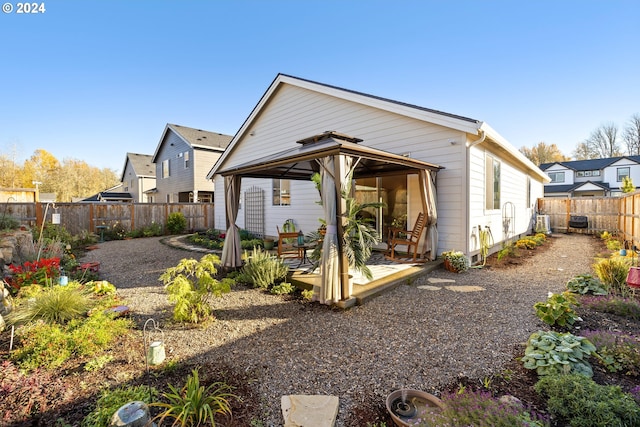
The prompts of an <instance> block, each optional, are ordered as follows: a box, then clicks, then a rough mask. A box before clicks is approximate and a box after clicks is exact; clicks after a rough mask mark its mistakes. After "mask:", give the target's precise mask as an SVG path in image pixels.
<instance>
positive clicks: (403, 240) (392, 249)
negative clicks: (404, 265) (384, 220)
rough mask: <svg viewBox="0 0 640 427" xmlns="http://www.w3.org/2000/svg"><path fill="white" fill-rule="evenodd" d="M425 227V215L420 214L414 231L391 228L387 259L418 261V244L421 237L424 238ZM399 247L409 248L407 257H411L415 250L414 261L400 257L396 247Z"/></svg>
mask: <svg viewBox="0 0 640 427" xmlns="http://www.w3.org/2000/svg"><path fill="white" fill-rule="evenodd" d="M424 226H425V217H424V213H423V212H420V213H419V214H418V218H416V223H415V224H414V225H413V229H411V230H403V229H401V228H395V227H390V228H389V238H388V239H387V253H388V255H387V258H389V259H391V260H393V261H397V262H416V261H418V243H419V242H420V237H422V233H423V232H424ZM398 245H403V246H406V247H407V257H408V256H409V255H410V253H411V249H412V248H413V259H411V260H408V258H404V259H403V258H400V257H398V254H397V252H396V246H398Z"/></svg>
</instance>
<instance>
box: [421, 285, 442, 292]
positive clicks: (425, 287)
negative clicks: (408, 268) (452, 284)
mask: <svg viewBox="0 0 640 427" xmlns="http://www.w3.org/2000/svg"><path fill="white" fill-rule="evenodd" d="M418 289H422V290H423V291H439V290H441V289H442V288H441V287H439V286H429V285H420V286H418Z"/></svg>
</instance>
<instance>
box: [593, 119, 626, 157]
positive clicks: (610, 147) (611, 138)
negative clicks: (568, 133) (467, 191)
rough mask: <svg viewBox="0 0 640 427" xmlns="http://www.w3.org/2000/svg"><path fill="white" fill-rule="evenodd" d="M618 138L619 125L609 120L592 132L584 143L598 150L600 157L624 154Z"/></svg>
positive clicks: (594, 150)
mask: <svg viewBox="0 0 640 427" xmlns="http://www.w3.org/2000/svg"><path fill="white" fill-rule="evenodd" d="M617 138H618V126H617V125H616V124H615V123H612V122H608V123H604V124H602V125H600V127H599V128H597V129H596V130H594V131H593V132H591V135H590V136H589V138H587V139H586V141H584V143H585V144H586V145H587V146H588V147H589V150H590V151H593V152H597V153H598V157H600V158H603V159H604V158H608V157H617V156H622V155H623V152H622V151H621V149H620V144H619V143H618V139H617Z"/></svg>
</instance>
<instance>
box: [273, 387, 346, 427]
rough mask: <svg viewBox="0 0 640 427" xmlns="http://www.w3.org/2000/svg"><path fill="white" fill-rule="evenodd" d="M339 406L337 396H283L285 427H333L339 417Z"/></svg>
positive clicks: (282, 405)
mask: <svg viewBox="0 0 640 427" xmlns="http://www.w3.org/2000/svg"><path fill="white" fill-rule="evenodd" d="M338 404H339V401H338V397H337V396H323V395H301V394H297V395H289V396H282V399H281V407H282V416H283V417H284V427H333V426H334V424H335V422H336V417H337V416H338Z"/></svg>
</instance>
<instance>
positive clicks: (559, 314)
mask: <svg viewBox="0 0 640 427" xmlns="http://www.w3.org/2000/svg"><path fill="white" fill-rule="evenodd" d="M577 305H578V301H577V299H576V297H575V295H574V294H572V293H571V292H569V291H564V292H563V293H561V294H551V295H549V298H547V301H546V302H537V303H535V304H534V305H533V308H534V309H535V311H536V315H537V316H538V317H539V318H540V320H542V321H543V322H544V323H546V324H547V325H549V326H553V325H558V326H563V327H566V326H571V325H573V324H574V323H575V322H576V320H582V319H581V318H580V316H578V314H577V313H576V311H575V309H574V308H573V307H575V306H577Z"/></svg>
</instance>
